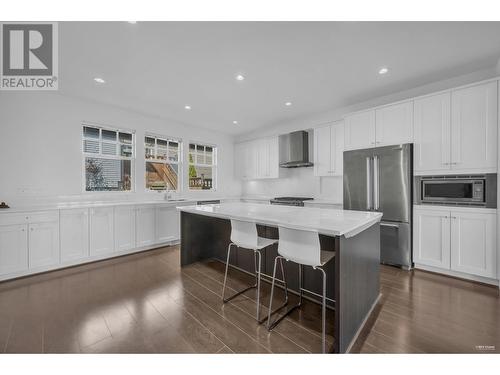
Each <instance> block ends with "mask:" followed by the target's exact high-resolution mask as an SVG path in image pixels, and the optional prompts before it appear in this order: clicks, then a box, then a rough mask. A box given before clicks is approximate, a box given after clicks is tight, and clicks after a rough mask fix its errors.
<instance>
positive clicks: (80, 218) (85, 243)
mask: <svg viewBox="0 0 500 375" xmlns="http://www.w3.org/2000/svg"><path fill="white" fill-rule="evenodd" d="M59 228H60V235H59V236H60V240H61V262H62V263H67V262H74V261H78V260H83V259H86V258H88V257H89V210H88V208H75V209H69V210H61V214H60V219H59Z"/></svg>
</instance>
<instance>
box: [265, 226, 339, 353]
mask: <svg viewBox="0 0 500 375" xmlns="http://www.w3.org/2000/svg"><path fill="white" fill-rule="evenodd" d="M278 229H279V241H278V256H277V257H276V259H275V260H274V270H273V281H272V285H271V299H270V301H269V314H268V320H267V329H268V330H269V331H271V330H272V329H273V328H274V327H276V325H278V323H279V322H281V321H282V320H283V319H284V318H285V317H286V316H287V315H289V314H290V313H291V312H292V311H294V310H295V309H297V308H299V307H300V306H301V305H302V295H303V291H308V290H306V289H304V288H302V274H303V266H312V268H313V269H315V270H320V271H321V273H322V274H323V295H322V306H321V307H322V308H321V310H322V327H321V328H322V335H321V338H322V352H323V353H325V352H326V272H325V270H324V269H323V266H324V265H326V264H327V263H328V262H329V261H331V260H332V259H334V257H335V252H334V251H322V250H321V246H320V242H319V234H318V232H317V231H315V230H303V229H300V230H299V229H291V228H286V227H281V226H280V227H279V228H278ZM278 259H280V261H281V262H282V259H285V260H286V261H287V262H288V261H292V262H294V263H297V264H298V265H299V303H298V304H297V305H295V306H293V307H292V308H290V309H289V310H288V311H286V312H285V314H283V315H282V316H281V317H279V318H277V319H276V320H275V321H274V322H272V321H271V315H272V314H273V313H274V312H271V310H272V303H273V296H274V282H275V277H276V264H277V262H278ZM282 267H283V266H282ZM311 293H312V292H311ZM314 294H315V293H314Z"/></svg>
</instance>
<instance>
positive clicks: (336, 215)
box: [177, 202, 382, 238]
mask: <svg viewBox="0 0 500 375" xmlns="http://www.w3.org/2000/svg"><path fill="white" fill-rule="evenodd" d="M177 209H178V210H180V211H183V212H189V213H194V214H199V215H205V216H212V217H218V218H223V219H236V220H246V221H254V222H256V223H258V224H263V225H269V226H285V227H288V228H294V229H305V230H316V231H318V232H319V233H321V234H325V235H329V236H345V237H347V238H349V237H353V236H355V235H357V234H358V233H361V232H362V231H364V230H365V229H367V228H369V227H371V226H372V225H373V224H375V223H377V222H380V220H381V218H382V214H381V213H379V212H365V211H351V210H341V209H334V208H332V209H329V208H328V209H325V208H316V207H293V206H282V205H263V204H258V203H242V202H235V203H221V204H211V205H205V206H193V205H191V206H183V207H177Z"/></svg>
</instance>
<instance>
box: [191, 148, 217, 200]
mask: <svg viewBox="0 0 500 375" xmlns="http://www.w3.org/2000/svg"><path fill="white" fill-rule="evenodd" d="M192 144H194V145H195V158H194V161H193V163H190V161H189V153H190V146H191V145H192ZM197 146H204V147H211V148H212V150H213V153H212V164H200V163H197V158H196V156H197V152H198V151H197ZM218 154H219V147H218V146H217V145H216V144H213V143H207V142H198V141H189V142H188V143H187V162H186V166H187V172H186V177H187V189H188V190H189V191H198V190H199V189H191V188H190V187H189V166H190V165H191V164H192V165H194V166H195V167H196V166H200V167H211V168H212V188H211V189H206V190H203V189H202V190H199V191H205V192H206V191H216V190H217V182H218V168H217V167H218V160H217V159H218Z"/></svg>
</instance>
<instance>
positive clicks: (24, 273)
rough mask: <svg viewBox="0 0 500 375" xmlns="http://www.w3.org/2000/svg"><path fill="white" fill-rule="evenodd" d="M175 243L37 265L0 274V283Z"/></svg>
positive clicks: (169, 244) (176, 241) (176, 242)
mask: <svg viewBox="0 0 500 375" xmlns="http://www.w3.org/2000/svg"><path fill="white" fill-rule="evenodd" d="M177 244H179V240H173V241H168V242H164V243H158V244H154V245H149V246H143V247H138V248H134V249H131V250H123V251H114V252H112V253H109V254H104V255H97V256H91V257H87V258H84V259H78V260H74V261H69V262H64V263H58V264H53V265H50V266H44V267H37V268H34V269H33V268H32V269H28V270H23V271H20V272H15V273H11V274H8V275H2V276H0V283H3V282H6V281H12V280H17V279H20V278H25V277H29V276H34V275H40V274H44V273H48V272H52V271H59V270H63V269H66V268H72V267H76V266H81V265H85V264H89V263H95V262H100V261H103V260H108V259H114V258H120V257H123V256H126V255H131V254H136V253H140V252H143V251H148V250H153V249H158V248H160V247H164V246H174V245H177Z"/></svg>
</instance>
